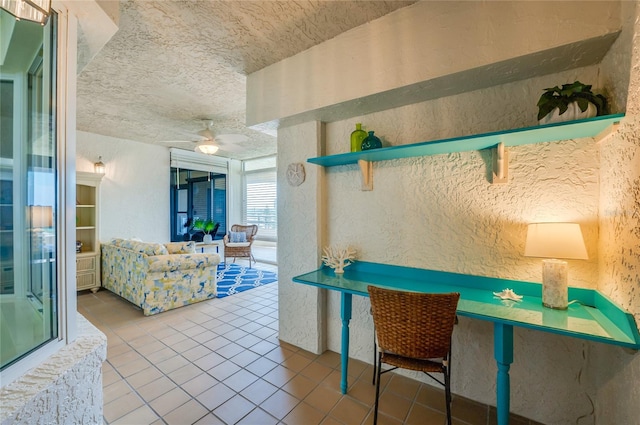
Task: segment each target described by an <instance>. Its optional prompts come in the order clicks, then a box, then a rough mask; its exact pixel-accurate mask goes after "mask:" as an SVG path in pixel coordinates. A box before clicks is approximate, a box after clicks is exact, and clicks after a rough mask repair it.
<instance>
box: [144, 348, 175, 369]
mask: <svg viewBox="0 0 640 425" xmlns="http://www.w3.org/2000/svg"><path fill="white" fill-rule="evenodd" d="M162 345H163V348H160V349H159V350H158V351H154V352H153V353H151V354H147V355H146V358H147V360H149V361H150V362H151V363H153V364H154V365H155V364H157V363H160V362H163V361H165V360H167V359H170V358H171V357H174V356H177V355H178V353H177V352H175V351H174V350H172V349H171V348H169V347H167V346H165V345H164V344H162Z"/></svg>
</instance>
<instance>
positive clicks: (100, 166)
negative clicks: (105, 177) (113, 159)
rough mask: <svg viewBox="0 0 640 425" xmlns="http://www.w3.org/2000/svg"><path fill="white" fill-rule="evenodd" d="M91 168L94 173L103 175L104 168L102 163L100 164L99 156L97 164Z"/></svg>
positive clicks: (100, 158)
mask: <svg viewBox="0 0 640 425" xmlns="http://www.w3.org/2000/svg"><path fill="white" fill-rule="evenodd" d="M93 167H94V168H95V171H96V173H98V174H104V170H105V166H104V163H103V162H102V157H101V156H99V157H98V162H96V163H95V164H93Z"/></svg>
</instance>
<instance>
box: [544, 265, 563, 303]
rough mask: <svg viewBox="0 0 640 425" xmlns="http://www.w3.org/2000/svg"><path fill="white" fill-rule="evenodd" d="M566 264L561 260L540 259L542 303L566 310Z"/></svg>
mask: <svg viewBox="0 0 640 425" xmlns="http://www.w3.org/2000/svg"><path fill="white" fill-rule="evenodd" d="M567 280H568V265H567V262H566V261H562V260H555V259H554V260H542V305H543V306H545V307H548V308H554V309H557V310H566V309H567V307H568V305H569V290H568V287H567Z"/></svg>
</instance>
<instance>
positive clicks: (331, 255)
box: [322, 246, 356, 274]
mask: <svg viewBox="0 0 640 425" xmlns="http://www.w3.org/2000/svg"><path fill="white" fill-rule="evenodd" d="M322 252H323V253H324V255H323V256H322V262H323V263H324V265H325V266H329V267H331V268H332V269H334V271H335V273H336V274H341V273H344V268H345V267H347V266H349V265H351V264H353V262H354V261H355V259H356V250H355V249H353V248H351V247H346V248H341V247H336V246H329V247H325V248H323V249H322Z"/></svg>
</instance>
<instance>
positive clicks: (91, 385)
mask: <svg viewBox="0 0 640 425" xmlns="http://www.w3.org/2000/svg"><path fill="white" fill-rule="evenodd" d="M77 316H78V317H77V324H78V337H77V339H76V340H75V341H74V342H72V343H71V344H69V345H66V346H65V347H63V348H62V349H60V350H59V351H58V352H56V353H55V354H54V355H52V356H51V357H50V358H48V359H47V360H45V361H44V362H43V363H41V364H39V365H38V366H37V367H35V368H34V369H32V370H30V371H29V372H27V373H26V374H24V376H22V377H21V378H20V379H18V380H17V381H14V382H12V383H11V384H10V385H7V386H6V387H3V388H2V389H1V390H0V423H1V424H2V425H22V424H24V425H32V424H101V423H102V422H103V418H102V407H103V406H102V404H103V399H102V362H104V361H105V359H106V358H107V337H106V336H105V335H104V334H103V333H102V332H100V331H99V330H98V329H97V328H95V327H94V326H93V325H92V324H91V323H89V321H88V320H87V319H85V318H84V317H83V316H82V315H80V314H78V315H77Z"/></svg>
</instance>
